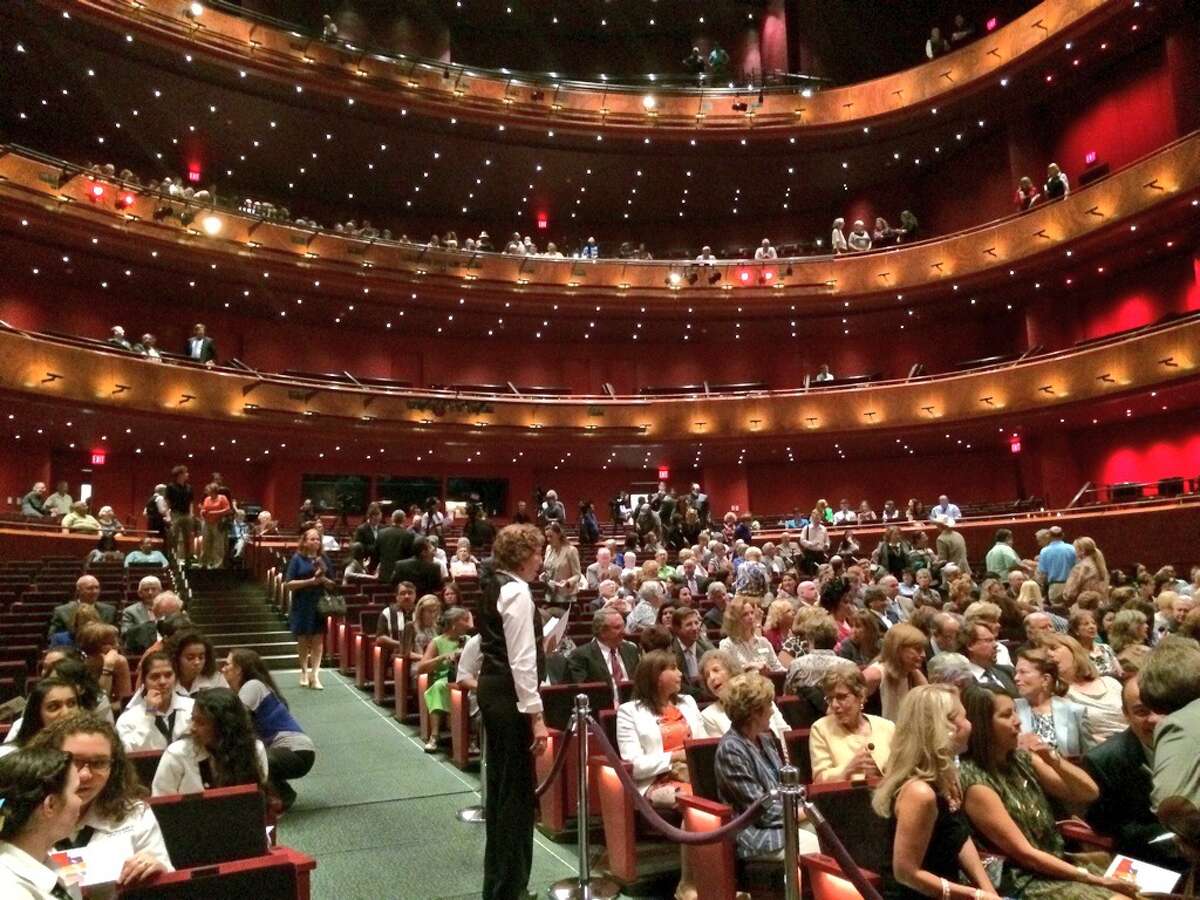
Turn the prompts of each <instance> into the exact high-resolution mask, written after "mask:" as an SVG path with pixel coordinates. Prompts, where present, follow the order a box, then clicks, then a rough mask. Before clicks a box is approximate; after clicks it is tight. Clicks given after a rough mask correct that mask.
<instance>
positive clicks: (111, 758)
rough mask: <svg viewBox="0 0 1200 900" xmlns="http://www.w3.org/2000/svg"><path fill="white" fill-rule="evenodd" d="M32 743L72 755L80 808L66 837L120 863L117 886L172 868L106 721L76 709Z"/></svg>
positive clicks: (155, 821) (141, 792) (142, 790)
mask: <svg viewBox="0 0 1200 900" xmlns="http://www.w3.org/2000/svg"><path fill="white" fill-rule="evenodd" d="M36 745H37V746H48V747H53V748H54V749H56V750H62V751H64V752H66V753H69V754H71V759H72V761H73V762H74V764H75V770H76V772H78V773H79V789H78V791H77V792H76V793H77V794H78V795H79V799H80V801H81V803H82V806H81V808H80V811H79V819H78V820H77V821H76V822H75V824H74V826H73V827H72V830H71V832H70V834H68V835H67V837H68V838H70V840H71V843H72V845H73V846H75V847H85V846H86V847H87V848H88V851H89V853H102V854H104V855H105V856H107V857H109V858H110V859H112V860H113V861H114V865H113V866H112V868H113V869H114V870H115V869H116V868H117V866H116V863H117V862H119V863H120V873H121V874H120V875H119V876H118V878H117V884H118V886H121V887H126V886H129V885H133V884H137V883H138V882H141V881H144V880H145V879H147V878H150V877H151V876H153V875H155V874H157V873H159V872H170V871H172V870H173V867H172V865H171V857H170V855H169V854H168V853H167V845H166V843H165V842H164V841H163V836H162V830H161V829H160V828H159V826H158V819H156V818H155V817H154V812H153V810H151V809H150V806H149V804H147V803H146V802H145V799H146V789H145V788H143V787H142V785H141V783H140V782H139V781H138V777H137V772H136V771H134V768H133V765H132V764H131V763H130V762H129V759H128V758H127V757H126V755H125V748H124V747H122V746H121V741H120V739H119V738H118V737H117V733H116V731H115V730H114V729H113V727H112V726H111V725H109V724H108V723H107V722H105V721H104V720H103V719H101V718H100V717H99V716H97V715H96V714H94V713H79V714H77V715H74V716H71V717H69V718H67V719H62V720H60V721H58V722H55V723H54V725H52V726H51V727H49V728H47V729H46V730H45V732H43V733H42V734H41V735H39V736H38V739H37V742H36ZM88 896H89V897H91V896H92V894H90V893H89V895H88Z"/></svg>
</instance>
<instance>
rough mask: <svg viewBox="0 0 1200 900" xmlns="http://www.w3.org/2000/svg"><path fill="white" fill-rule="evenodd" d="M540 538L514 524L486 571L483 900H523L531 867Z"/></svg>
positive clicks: (538, 743) (541, 744)
mask: <svg viewBox="0 0 1200 900" xmlns="http://www.w3.org/2000/svg"><path fill="white" fill-rule="evenodd" d="M543 540H544V538H543V537H542V533H541V531H539V530H538V529H537V528H536V527H535V526H533V525H509V526H507V527H505V528H502V529H501V530H500V533H499V534H497V535H496V540H495V542H494V543H493V544H492V554H493V556H492V559H491V560H488V561H485V562H484V564H483V567H482V571H481V572H480V579H479V583H480V587H481V588H482V590H483V602H482V604H481V606H480V611H479V635H480V645H481V648H482V651H483V665H482V668H481V671H480V675H479V711H480V713H481V715H482V717H483V726H484V731H485V735H486V738H485V749H484V754H485V758H486V767H487V790H486V797H487V800H486V802H487V814H486V823H487V824H486V829H487V839H486V840H487V843H486V847H485V849H484V854H483V898H484V900H516V898H521V900H524V898H525V896H526V892H527V890H528V884H529V870H530V867H531V865H532V863H533V822H534V798H533V791H534V787H535V780H534V771H533V760H532V759H531V758H530V755H529V754H530V751H531V750H532V752H533V753H534V755H540V754H542V753H543V752H545V750H546V742H547V740H548V738H549V733H548V732H547V730H546V723H545V721H544V720H543V719H542V698H541V695H540V694H538V684H539V683H540V682H541V680H542V678H543V677H544V674H545V668H546V666H545V657H544V655H543V650H542V642H541V640H540V637H541V631H542V628H541V619H540V618H539V616H538V613H537V609H536V608H535V607H534V605H533V595H532V594H531V593H530V590H529V582H530V581H533V580H534V579H535V578H537V576H538V572H540V571H541V568H542V542H543Z"/></svg>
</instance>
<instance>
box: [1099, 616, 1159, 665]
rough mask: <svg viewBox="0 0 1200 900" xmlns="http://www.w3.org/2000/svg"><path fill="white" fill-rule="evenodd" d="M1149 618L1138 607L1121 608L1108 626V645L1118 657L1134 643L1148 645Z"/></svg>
mask: <svg viewBox="0 0 1200 900" xmlns="http://www.w3.org/2000/svg"><path fill="white" fill-rule="evenodd" d="M1149 639H1150V620H1149V619H1148V618H1146V614H1145V613H1144V612H1142V611H1141V610H1140V609H1122V610H1121V611H1120V612H1118V613H1117V614H1116V615H1115V616H1113V620H1112V624H1111V625H1109V626H1108V645H1109V646H1110V647H1112V649H1113V653H1115V654H1117V656H1118V657H1119V656H1120V655H1121V654H1122V653H1124V652H1125V651H1126V650H1127V649H1128V648H1129V647H1132V646H1134V645H1136V644H1141V645H1142V646H1149V644H1148V643H1147V641H1148V640H1149Z"/></svg>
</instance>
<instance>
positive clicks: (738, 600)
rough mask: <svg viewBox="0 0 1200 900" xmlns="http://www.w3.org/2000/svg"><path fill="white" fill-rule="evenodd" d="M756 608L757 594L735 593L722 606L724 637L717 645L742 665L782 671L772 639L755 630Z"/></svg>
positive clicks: (757, 669) (761, 669)
mask: <svg viewBox="0 0 1200 900" xmlns="http://www.w3.org/2000/svg"><path fill="white" fill-rule="evenodd" d="M757 610H758V598H757V597H749V596H744V595H742V594H735V595H734V597H733V599H732V600H730V601H729V603H728V604H726V606H725V618H724V620H723V622H722V624H721V628H722V630H723V631H724V632H725V637H724V638H722V640H721V643H720V644H719V645H718V646H719V647H720V649H722V650H724V651H725V652H726V653H728V654H729V655H730V656H732V657H733V658H734V659H735V660H736V661H737V663H738V665H740V666H741V667H742V668H743V669H754V670H756V671H760V672H761V671H770V672H783V671H785V669H784V666H783V663H781V662H780V661H779V657H778V656H776V654H775V648H774V647H772V646H771V642H770V641H768V640H767V639H766V638H765V637H762V636H761V635H757V634H755V633H754V626H755V624H756V621H757V618H756V614H757Z"/></svg>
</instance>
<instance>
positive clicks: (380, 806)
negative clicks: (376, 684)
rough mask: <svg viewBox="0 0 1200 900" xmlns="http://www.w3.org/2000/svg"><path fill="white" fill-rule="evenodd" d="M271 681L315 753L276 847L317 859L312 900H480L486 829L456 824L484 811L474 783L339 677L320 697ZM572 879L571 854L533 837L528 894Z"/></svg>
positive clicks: (295, 680)
mask: <svg viewBox="0 0 1200 900" xmlns="http://www.w3.org/2000/svg"><path fill="white" fill-rule="evenodd" d="M275 677H276V679H277V680H278V682H279V686H280V688H281V689H282V690H283V691H284V693H285V694H286V696H287V700H288V703H289V704H290V705H291V709H292V712H293V713H295V715H296V718H297V719H299V721H300V724H301V725H303V726H304V730H305V731H306V732H308V734H309V736H310V737H311V738H312V739H313V741H315V742H316V745H317V763H316V765H315V766H314V767H313V770H312V772H310V773H309V774H308V776H307V777H306V778H304V779H302V780H300V781H297V782H296V783H295V787H296V790H297V792H298V793H299V795H300V798H299V800H298V801H297V802H296V805H295V806H294V807H293V808H292V810H291V811H290V812H289V813H288V814H287V816H285V817H284V819H283V822H282V823H281V826H280V843H283V844H287V845H288V846H289V847H295V848H296V849H297V850H301V851H303V852H305V853H308V854H310V855H312V856H314V857H316V860H317V869H316V872H315V873H314V877H313V900H425V898H459V897H462V898H466V897H470V898H477V897H479V891H480V887H481V885H482V883H483V881H482V879H483V875H482V873H483V826H482V825H465V824H462V823H460V822H459V821H458V820H457V819H456V818H455V813H456V812H457V811H458V810H459V809H461V808H462V807H464V806H470V805H472V804H475V803H478V802H479V795H478V794H477V793H476V790H477V788H478V784H479V779H478V778H477V777H476V775H475V774H474V773H466V772H460V771H458V770H457V769H455V768H454V767H453V766H451V765H450V764H449V763H448V762H444V761H443V759H442V757H440V756H435V755H429V754H426V753H424V752H422V750H421V745H420V743H419V742H418V741H417V740H416V739H415V737H413V735H414V734H415V733H416V729H415V728H411V727H408V726H402V725H400V724H399V723H398V722H396V721H395V720H394V719H392V718H391V716H390V715H389V713H388V711H387V710H384V709H382V708H380V707H377V706H375V705H374V704H373V703H372V702H371V699H370V696H369V695H366V694H363V693H362V692H361V691H359V690H357V689H356V688H355V687H354V683H353V681H348V680H347V679H345V678H342V677H341V676H339V675H337V674H336V673H335V672H332V671H328V670H327V671H326V672H324V673H323V674H322V676H321V680H322V682H323V683H324V684H325V690H324V691H310V690H304V689H301V688H300V686H299V673H298V672H295V671H290V672H279V673H276V674H275ZM573 871H574V854H573V853H572V848H571V846H569V845H566V846H562V845H558V844H553V843H551V842H549V841H547V840H546V839H545V838H543V837H541V836H540V835H537V836H535V841H534V862H533V874H532V876H531V878H530V886H531V887H532V888H534V889H535V890H539V891H541V892H543V893H544V890H545V887H546V886H547V885H548V884H550V882H552V881H554V880H555V879H558V878H563V877H567V876H569V875H571V874H572V873H573Z"/></svg>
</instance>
